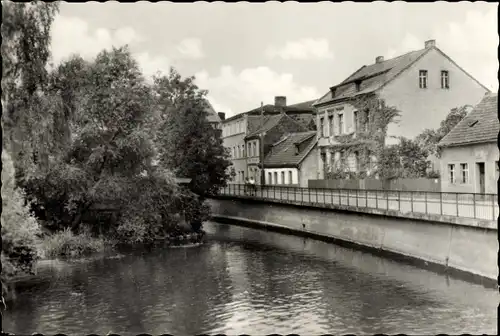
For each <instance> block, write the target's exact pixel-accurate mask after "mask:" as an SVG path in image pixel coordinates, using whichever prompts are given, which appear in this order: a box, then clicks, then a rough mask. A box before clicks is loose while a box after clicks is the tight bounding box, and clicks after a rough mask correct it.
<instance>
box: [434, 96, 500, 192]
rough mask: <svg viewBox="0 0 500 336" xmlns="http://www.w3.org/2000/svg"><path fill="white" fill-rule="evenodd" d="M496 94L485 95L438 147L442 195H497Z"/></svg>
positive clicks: (497, 125) (497, 127) (497, 128)
mask: <svg viewBox="0 0 500 336" xmlns="http://www.w3.org/2000/svg"><path fill="white" fill-rule="evenodd" d="M499 131H500V128H499V122H498V95H497V94H487V95H485V96H484V98H483V99H482V100H481V102H480V103H479V104H478V105H477V106H476V107H475V108H474V109H473V110H472V112H470V113H469V114H468V115H467V116H466V117H465V118H464V119H462V120H461V121H460V122H459V123H458V124H457V125H456V126H455V127H454V128H453V129H452V130H451V131H450V133H448V134H447V135H446V136H445V137H444V138H443V139H442V140H441V141H440V142H439V144H438V146H439V148H440V150H441V153H440V154H441V155H440V159H441V172H442V173H443V176H442V177H441V190H442V191H443V192H462V193H481V194H484V193H492V194H495V193H497V181H498V168H499V167H498V156H499V151H498V142H497V141H498V132H499Z"/></svg>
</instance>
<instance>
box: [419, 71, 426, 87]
mask: <svg viewBox="0 0 500 336" xmlns="http://www.w3.org/2000/svg"><path fill="white" fill-rule="evenodd" d="M418 85H419V87H420V88H421V89H427V70H420V71H419V74H418Z"/></svg>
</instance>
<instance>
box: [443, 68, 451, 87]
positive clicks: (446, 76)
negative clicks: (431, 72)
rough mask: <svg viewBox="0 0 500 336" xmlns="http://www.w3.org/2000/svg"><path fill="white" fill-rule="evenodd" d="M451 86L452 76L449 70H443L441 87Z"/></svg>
mask: <svg viewBox="0 0 500 336" xmlns="http://www.w3.org/2000/svg"><path fill="white" fill-rule="evenodd" d="M449 88H450V76H449V74H448V71H447V70H443V71H441V89H449Z"/></svg>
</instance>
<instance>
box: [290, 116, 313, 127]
mask: <svg viewBox="0 0 500 336" xmlns="http://www.w3.org/2000/svg"><path fill="white" fill-rule="evenodd" d="M289 116H290V118H292V119H293V120H295V121H296V122H298V123H299V124H301V125H302V126H304V127H305V129H307V130H312V129H311V126H313V125H314V124H313V123H312V122H313V121H314V118H315V116H314V115H312V114H302V113H301V114H295V115H289Z"/></svg>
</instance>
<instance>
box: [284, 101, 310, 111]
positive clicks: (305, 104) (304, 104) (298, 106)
mask: <svg viewBox="0 0 500 336" xmlns="http://www.w3.org/2000/svg"><path fill="white" fill-rule="evenodd" d="M315 101H316V99H314V100H308V101H305V102H302V103H298V104H292V105H290V106H289V107H292V108H296V109H301V110H309V109H310V110H312V109H313V108H314V107H313V104H314V102H315Z"/></svg>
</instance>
